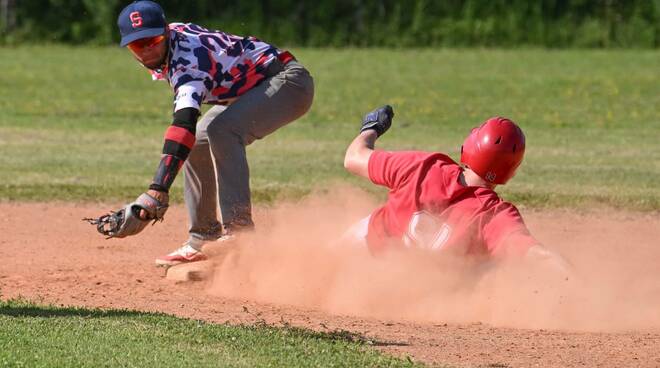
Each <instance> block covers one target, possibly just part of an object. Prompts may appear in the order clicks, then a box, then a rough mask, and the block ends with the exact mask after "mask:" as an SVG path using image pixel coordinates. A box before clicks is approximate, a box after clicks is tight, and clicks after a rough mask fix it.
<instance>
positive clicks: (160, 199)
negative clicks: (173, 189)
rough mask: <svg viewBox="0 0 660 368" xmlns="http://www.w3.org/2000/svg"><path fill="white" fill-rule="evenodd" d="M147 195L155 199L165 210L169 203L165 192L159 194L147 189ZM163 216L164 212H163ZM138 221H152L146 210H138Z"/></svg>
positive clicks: (156, 191) (168, 197)
mask: <svg viewBox="0 0 660 368" xmlns="http://www.w3.org/2000/svg"><path fill="white" fill-rule="evenodd" d="M147 194H148V195H150V196H152V197H153V198H155V199H156V200H157V201H158V202H160V203H159V205H160V206H163V207H164V208H165V209H167V206H168V204H169V203H170V196H169V194H167V192H160V191H158V190H153V189H149V190H148V191H147ZM163 214H165V212H164V211H163ZM138 216H139V217H140V219H142V220H152V217H153V214H151V215H150V214H149V212H147V211H146V210H143V209H142V210H140V213H139V215H138Z"/></svg>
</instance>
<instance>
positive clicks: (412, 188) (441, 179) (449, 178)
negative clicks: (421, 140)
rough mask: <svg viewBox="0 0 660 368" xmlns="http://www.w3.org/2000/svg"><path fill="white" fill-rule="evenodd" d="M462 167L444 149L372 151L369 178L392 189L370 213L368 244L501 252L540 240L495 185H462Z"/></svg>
mask: <svg viewBox="0 0 660 368" xmlns="http://www.w3.org/2000/svg"><path fill="white" fill-rule="evenodd" d="M462 170H463V169H462V168H461V167H460V166H459V165H458V164H457V163H456V162H454V161H453V160H452V159H451V158H449V157H448V156H447V155H444V154H442V153H430V152H418V151H410V152H407V151H403V152H385V151H374V152H373V153H372V155H371V157H370V159H369V178H370V179H371V181H372V182H374V183H375V184H378V185H383V186H386V187H388V188H389V189H390V192H389V196H388V199H387V202H386V203H385V204H384V205H383V206H382V207H380V208H378V209H377V210H375V211H374V212H373V213H372V214H371V217H370V220H369V231H368V233H367V242H368V244H369V248H370V249H371V250H372V251H379V250H382V249H384V248H386V247H388V246H406V247H421V248H427V249H432V250H443V251H450V252H453V253H458V254H473V255H497V254H503V253H514V254H523V253H525V252H526V251H527V249H529V247H531V246H532V245H534V244H537V241H536V240H535V239H534V238H533V237H532V236H531V235H530V233H529V231H528V229H527V227H526V226H525V223H524V222H523V219H522V217H521V216H520V213H519V212H518V209H517V208H516V207H515V206H514V205H512V204H511V203H508V202H505V201H503V200H502V199H500V197H499V196H498V195H497V193H495V192H494V191H493V190H491V189H488V188H483V187H466V186H464V185H462V184H461V183H460V182H459V175H460V173H461V171H462Z"/></svg>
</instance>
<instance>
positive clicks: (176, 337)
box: [0, 300, 421, 367]
mask: <svg viewBox="0 0 660 368" xmlns="http://www.w3.org/2000/svg"><path fill="white" fill-rule="evenodd" d="M0 326H2V328H0V366H3V367H108V366H113V367H211V366H212V367H416V366H421V365H419V364H415V363H413V362H412V361H410V360H408V359H398V358H393V357H389V356H385V355H382V354H380V353H378V352H376V351H375V350H374V349H373V348H371V347H369V346H368V345H369V344H373V343H376V342H374V341H368V340H365V339H363V338H360V337H359V336H355V335H351V334H349V333H343V332H338V333H325V334H324V333H316V332H311V331H306V330H301V329H295V328H283V329H276V328H271V327H266V326H243V327H230V326H225V325H217V324H210V323H205V322H201V321H193V320H186V319H180V318H175V317H171V316H166V315H162V314H152V313H141V312H134V311H127V310H90V309H82V308H58V307H45V306H37V305H34V304H31V303H26V302H22V301H15V300H14V301H4V302H3V301H0Z"/></svg>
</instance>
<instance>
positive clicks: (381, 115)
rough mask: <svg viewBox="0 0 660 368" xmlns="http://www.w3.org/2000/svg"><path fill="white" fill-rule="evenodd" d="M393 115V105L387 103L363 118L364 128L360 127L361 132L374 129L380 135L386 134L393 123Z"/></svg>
mask: <svg viewBox="0 0 660 368" xmlns="http://www.w3.org/2000/svg"><path fill="white" fill-rule="evenodd" d="M393 117H394V110H392V106H390V105H385V106H383V107H379V108H377V109H376V110H374V111H372V112H370V113H368V114H367V115H365V116H364V118H363V119H362V128H361V129H360V133H362V132H364V131H365V130H369V129H373V130H375V131H376V134H378V136H379V137H380V136H381V135H383V134H385V132H386V131H387V130H388V129H389V128H390V126H391V125H392V118H393Z"/></svg>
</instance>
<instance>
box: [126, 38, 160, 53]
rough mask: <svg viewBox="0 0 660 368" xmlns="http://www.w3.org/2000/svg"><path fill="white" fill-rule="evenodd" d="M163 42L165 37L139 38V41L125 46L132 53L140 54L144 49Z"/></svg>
mask: <svg viewBox="0 0 660 368" xmlns="http://www.w3.org/2000/svg"><path fill="white" fill-rule="evenodd" d="M164 40H165V35H159V36H155V37H149V38H141V39H139V40H135V41H133V42H131V43H129V44H128V45H127V47H128V48H129V49H131V51H133V52H140V51H143V50H144V49H148V48H152V47H154V46H156V45H158V44H159V43H161V42H163V41H164Z"/></svg>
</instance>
